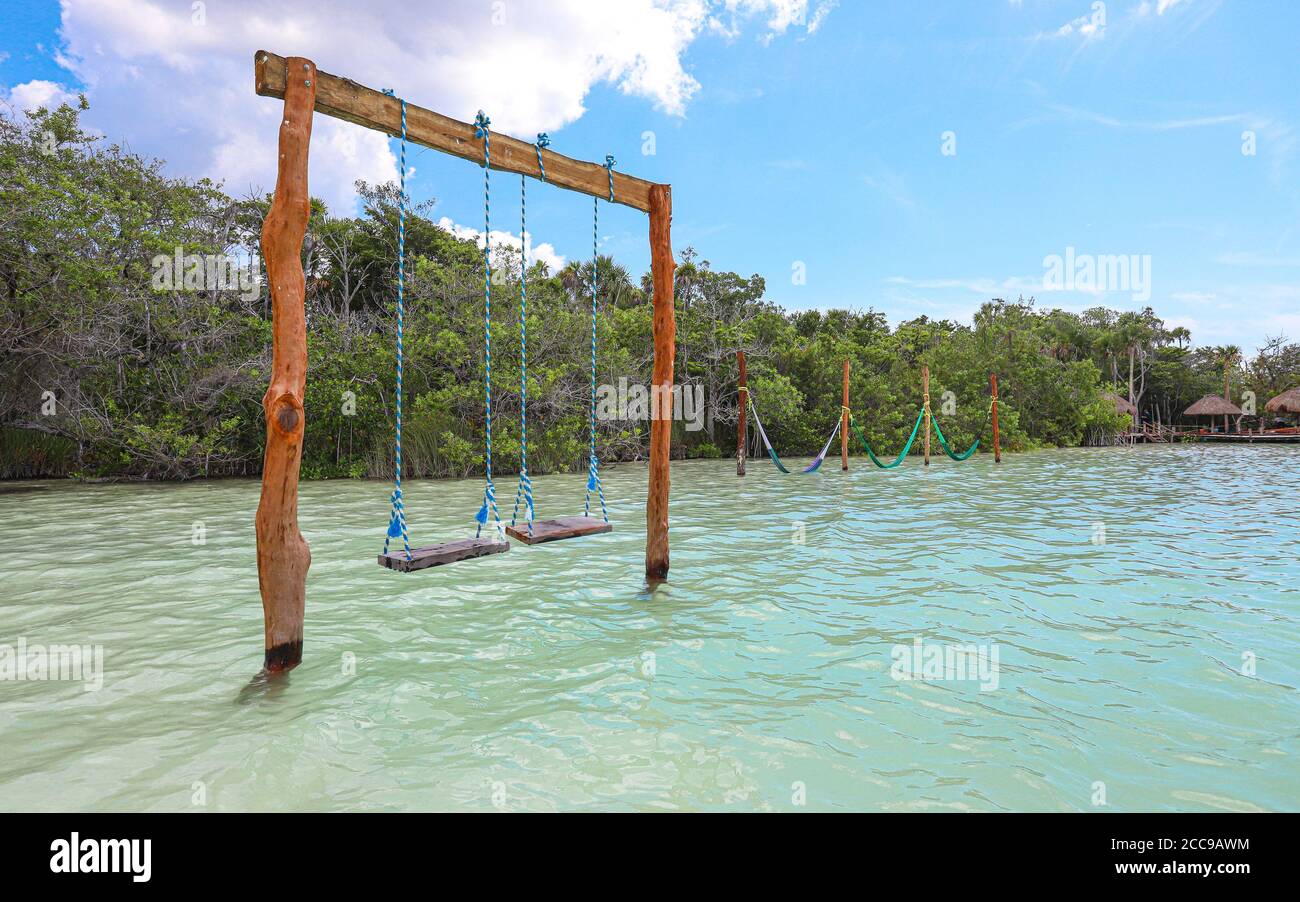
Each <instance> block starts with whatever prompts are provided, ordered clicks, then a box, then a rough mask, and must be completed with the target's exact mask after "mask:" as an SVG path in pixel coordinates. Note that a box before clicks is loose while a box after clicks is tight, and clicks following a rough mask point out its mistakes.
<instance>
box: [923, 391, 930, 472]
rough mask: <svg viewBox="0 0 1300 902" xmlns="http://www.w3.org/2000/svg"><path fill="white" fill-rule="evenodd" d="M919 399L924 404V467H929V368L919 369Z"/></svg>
mask: <svg viewBox="0 0 1300 902" xmlns="http://www.w3.org/2000/svg"><path fill="white" fill-rule="evenodd" d="M921 398H922V400H923V403H924V404H925V465H926V466H927V467H928V466H930V368H929V367H928V366H923V367H921Z"/></svg>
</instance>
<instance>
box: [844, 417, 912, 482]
mask: <svg viewBox="0 0 1300 902" xmlns="http://www.w3.org/2000/svg"><path fill="white" fill-rule="evenodd" d="M923 419H925V411H924V410H922V411H921V412H920V413H919V414H917V415H916V425H915V426H913V427H912V434H911V435H910V436H908V439H907V444H906V445H904V446H903V450H902V451H901V452H899V454H898V457H896V458H894V462H893V463H892V464H882V463H881V462H880V458H878V457H876V452H874V451H872V450H871V445H870V444H868V443H867V439H866V436H864V435H863V434H862V430H861V429H859V428H858V423H857V421H856V420H855V419H854V418H853V414H849V425H850V426H852V427H853V432H854V434H855V435H856V436H857V437H858V444H860V445H861V446H862V449H863V450H864V451H866V452H867V456H868V457H870V458H871V462H872V463H873V464H875V465H876V466H878V467H880V469H882V470H892V469H893V468H894V467H896V466H898V465H899V464H901V463H902V462H903V459H904V458H905V457H907V452H908V451H911V450H912V442H914V441H916V433H917V432H918V431H920V429H921V420H923Z"/></svg>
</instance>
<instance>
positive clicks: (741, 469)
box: [736, 351, 749, 476]
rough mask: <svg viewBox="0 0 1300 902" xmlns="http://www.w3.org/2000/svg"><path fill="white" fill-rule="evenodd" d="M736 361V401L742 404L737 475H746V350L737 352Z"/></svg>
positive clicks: (738, 434)
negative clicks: (737, 389) (738, 382)
mask: <svg viewBox="0 0 1300 902" xmlns="http://www.w3.org/2000/svg"><path fill="white" fill-rule="evenodd" d="M736 363H737V365H739V367H740V389H739V391H737V393H736V402H737V404H738V405H739V406H740V417H739V425H738V426H737V427H736V475H737V476H744V475H745V440H746V439H747V438H748V437H749V436H748V432H749V422H748V414H749V376H748V375H747V373H746V372H745V352H744V351H737V352H736Z"/></svg>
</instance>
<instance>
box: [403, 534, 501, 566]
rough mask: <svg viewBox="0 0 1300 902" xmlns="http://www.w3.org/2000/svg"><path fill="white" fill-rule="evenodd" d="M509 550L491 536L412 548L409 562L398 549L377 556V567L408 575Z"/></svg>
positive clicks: (404, 553) (404, 554)
mask: <svg viewBox="0 0 1300 902" xmlns="http://www.w3.org/2000/svg"><path fill="white" fill-rule="evenodd" d="M509 550H510V543H509V542H503V541H500V540H499V539H497V538H495V537H492V536H488V537H481V538H477V539H457V540H456V541H454V542H439V543H438V544H437V545H426V546H425V547H423V548H412V549H411V559H410V560H409V561H408V560H407V559H406V552H405V551H403V550H402V549H401V548H399V549H397V550H396V551H390V552H388V553H387V554H381V555H380V556H379V565H380V566H381V567H387V568H388V569H389V570H400V571H402V572H403V573H410V572H411V571H412V570H423V569H425V568H426V567H437V566H440V565H442V564H454V563H456V561H467V560H470V559H471V558H476V557H483V556H484V555H487V554H501V553H502V552H504V551H509Z"/></svg>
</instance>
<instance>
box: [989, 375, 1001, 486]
mask: <svg viewBox="0 0 1300 902" xmlns="http://www.w3.org/2000/svg"><path fill="white" fill-rule="evenodd" d="M989 383H990V384H991V385H992V386H993V462H994V463H995V464H1000V463H1002V445H1001V443H1000V440H999V439H998V374H997V373H989Z"/></svg>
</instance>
